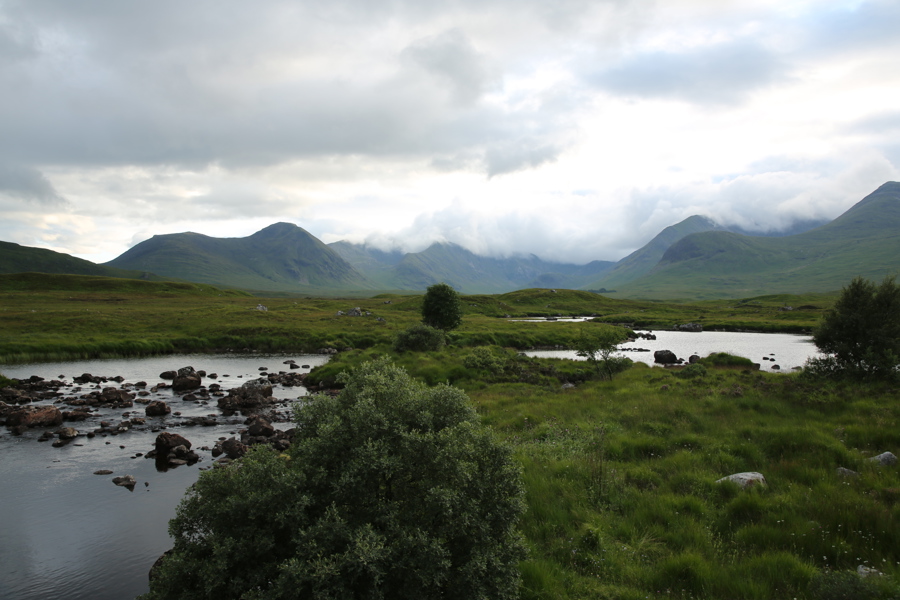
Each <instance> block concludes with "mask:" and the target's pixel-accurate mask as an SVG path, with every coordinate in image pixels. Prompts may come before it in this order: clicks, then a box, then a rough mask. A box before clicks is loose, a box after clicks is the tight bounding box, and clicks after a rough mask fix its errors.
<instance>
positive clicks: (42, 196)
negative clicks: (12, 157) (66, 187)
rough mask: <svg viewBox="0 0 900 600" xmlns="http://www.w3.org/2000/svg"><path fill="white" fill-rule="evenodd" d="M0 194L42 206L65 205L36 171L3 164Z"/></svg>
mask: <svg viewBox="0 0 900 600" xmlns="http://www.w3.org/2000/svg"><path fill="white" fill-rule="evenodd" d="M0 194H4V195H7V196H11V197H12V198H16V199H19V200H25V201H27V202H30V203H34V204H39V205H44V206H54V205H55V206H58V205H62V204H65V203H66V201H65V199H64V198H63V197H62V196H60V195H59V194H58V193H57V191H56V189H55V188H54V187H53V184H52V183H50V181H49V180H48V179H47V178H46V177H44V174H43V173H41V172H40V171H38V170H37V169H34V168H31V167H25V166H17V165H10V164H3V163H0Z"/></svg>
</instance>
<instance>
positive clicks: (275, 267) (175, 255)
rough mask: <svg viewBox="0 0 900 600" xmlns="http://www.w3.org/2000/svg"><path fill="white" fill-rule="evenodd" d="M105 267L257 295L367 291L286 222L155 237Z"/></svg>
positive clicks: (329, 253)
mask: <svg viewBox="0 0 900 600" xmlns="http://www.w3.org/2000/svg"><path fill="white" fill-rule="evenodd" d="M106 265H107V266H111V267H119V268H127V269H146V270H152V271H154V272H156V273H161V274H163V275H166V276H169V277H178V278H181V279H186V280H189V281H196V282H201V283H209V284H212V285H217V286H224V287H235V288H241V289H246V290H255V291H260V292H298V293H305V292H317V293H325V292H327V291H331V290H351V289H372V287H373V285H372V283H371V282H370V281H368V280H367V279H366V278H365V277H364V276H362V275H361V274H360V273H359V272H358V271H357V270H356V269H354V268H353V267H352V266H351V265H350V264H349V263H348V262H347V261H345V260H344V259H343V258H341V257H340V256H339V255H338V254H337V253H336V252H334V250H332V249H330V248H329V247H328V246H326V245H325V244H323V243H322V242H321V241H319V240H318V239H316V238H315V237H313V236H312V235H310V234H309V233H308V232H306V231H305V230H303V229H301V228H300V227H297V226H296V225H292V224H289V223H276V224H274V225H270V226H268V227H266V228H265V229H262V230H260V231H258V232H256V233H254V234H253V235H251V236H248V237H245V238H214V237H209V236H206V235H201V234H199V233H175V234H168V235H156V236H153V237H152V238H150V239H149V240H146V241H144V242H141V243H140V244H138V245H136V246H134V247H133V248H131V249H130V250H128V251H127V252H125V253H124V254H122V255H121V256H119V257H118V258H116V259H114V260H112V261H110V262H108V263H106Z"/></svg>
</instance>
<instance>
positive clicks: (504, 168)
mask: <svg viewBox="0 0 900 600" xmlns="http://www.w3.org/2000/svg"><path fill="white" fill-rule="evenodd" d="M560 150H561V149H560V148H558V147H556V146H554V145H552V144H547V143H546V142H545V141H544V140H541V139H527V138H526V139H520V140H513V141H509V142H505V143H500V144H493V145H491V146H489V147H488V149H487V152H486V153H485V162H486V164H487V172H488V177H494V176H495V175H503V174H505V173H512V172H515V171H520V170H522V169H524V168H529V167H538V166H540V165H542V164H544V163H547V162H552V161H554V160H556V159H557V157H558V156H559V154H560Z"/></svg>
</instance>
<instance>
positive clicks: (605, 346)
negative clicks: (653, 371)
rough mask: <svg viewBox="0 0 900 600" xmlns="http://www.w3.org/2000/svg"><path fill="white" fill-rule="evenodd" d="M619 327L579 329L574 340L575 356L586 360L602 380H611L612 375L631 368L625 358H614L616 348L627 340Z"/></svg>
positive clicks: (629, 362)
mask: <svg viewBox="0 0 900 600" xmlns="http://www.w3.org/2000/svg"><path fill="white" fill-rule="evenodd" d="M627 337H628V336H627V335H626V334H625V331H624V330H623V329H622V328H620V327H603V328H602V329H597V328H592V329H590V330H587V329H585V328H583V327H582V328H581V330H580V331H579V332H578V339H577V340H575V354H577V355H578V356H581V357H583V358H585V359H587V361H588V363H589V364H590V365H591V366H592V367H593V368H594V371H595V372H596V373H597V375H598V376H599V377H600V378H602V379H610V380H611V379H612V378H613V375H615V374H616V373H619V372H620V371H623V370H625V369H627V368H628V367H630V366H631V364H632V362H631V360H630V359H628V358H626V357H615V356H612V353H613V352H615V351H616V347H617V346H618V345H619V344H621V343H622V342H624V341H625V340H626V339H627Z"/></svg>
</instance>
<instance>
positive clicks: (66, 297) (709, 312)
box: [0, 273, 833, 363]
mask: <svg viewBox="0 0 900 600" xmlns="http://www.w3.org/2000/svg"><path fill="white" fill-rule="evenodd" d="M829 298H830V297H829ZM793 300H798V301H799V302H795V304H798V306H799V305H800V303H801V302H802V303H803V306H806V307H807V308H806V309H803V310H796V311H782V310H781V308H782V306H783V305H784V303H785V302H787V301H793ZM832 300H833V299H832ZM830 301H831V300H828V299H824V298H819V299H818V300H817V301H816V303H815V304H812V303H811V302H812V301H811V300H810V299H809V298H804V297H778V298H759V299H748V300H744V301H740V302H737V303H724V304H723V303H721V302H717V303H700V304H674V303H669V304H664V303H658V302H637V301H626V300H611V299H609V298H606V297H604V296H600V295H597V294H593V293H590V292H582V291H574V290H557V291H552V290H547V289H530V290H520V291H518V292H512V293H508V294H500V295H475V296H463V311H464V318H463V325H462V326H461V327H460V328H458V329H456V330H454V331H452V332H450V334H449V336H448V337H449V339H448V341H449V343H450V344H451V345H453V346H463V347H469V346H482V345H498V346H503V347H512V348H520V349H526V348H534V347H554V346H564V347H570V346H571V345H572V343H573V342H574V340H575V339H577V337H578V335H579V330H580V328H582V327H592V326H595V325H594V324H581V323H534V322H516V321H514V320H512V319H505V318H502V317H505V316H507V315H509V316H512V317H517V318H523V317H528V316H532V317H534V316H558V315H561V316H573V315H594V316H595V317H596V319H595V320H596V321H598V322H600V323H601V324H603V323H606V324H610V323H625V324H627V325H630V326H634V327H649V328H658V329H662V328H669V327H673V326H674V325H676V324H678V323H684V322H690V321H692V322H698V323H702V324H704V327H706V328H707V329H713V328H718V329H730V330H752V331H788V332H791V331H809V330H810V329H811V328H812V327H813V326H814V325H815V323H816V322H817V321H818V319H819V318H820V315H821V314H822V312H823V311H824V310H825V309H826V308H827V307H828V306H830ZM421 303H422V296H421V295H418V296H416V295H413V296H403V295H396V294H381V295H378V296H375V297H373V298H311V297H278V298H258V297H254V296H251V295H249V294H247V293H245V292H236V291H226V290H221V289H218V288H215V287H213V286H209V285H205V284H192V283H178V282H150V281H141V280H133V279H132V280H128V279H113V278H107V277H92V276H77V275H40V274H33V273H32V274H17V275H0V331H2V336H0V363H12V362H26V361H35V360H65V359H77V358H96V357H110V356H145V355H150V354H165V353H177V352H212V351H223V350H228V349H231V350H243V349H252V350H259V351H292V352H297V351H305V352H315V351H317V350H320V349H323V348H328V349H338V350H342V349H345V348H370V347H373V346H375V345H378V344H384V343H390V342H391V341H392V340H393V338H394V336H395V335H396V334H397V333H398V332H399V331H402V330H404V329H406V328H407V327H409V326H410V325H413V324H415V323H417V322H419V321H420V319H421ZM259 304H263V305H265V306H266V307H267V310H266V311H259V310H256V307H257V305H259ZM357 306H358V307H360V308H362V309H363V310H364V311H368V312H369V313H371V314H370V316H366V317H346V316H338V314H337V313H338V311H345V312H346V311H348V310H349V309H351V308H354V307H357ZM741 307H749V308H741Z"/></svg>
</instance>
